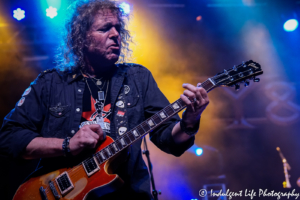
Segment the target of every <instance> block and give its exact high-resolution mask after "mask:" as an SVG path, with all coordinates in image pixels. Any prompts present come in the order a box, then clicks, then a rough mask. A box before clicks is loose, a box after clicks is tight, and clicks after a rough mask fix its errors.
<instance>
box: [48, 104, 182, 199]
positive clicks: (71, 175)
mask: <svg viewBox="0 0 300 200" xmlns="http://www.w3.org/2000/svg"><path fill="white" fill-rule="evenodd" d="M177 101H178V100H177ZM177 101H175V102H177ZM168 106H169V105H168ZM168 106H166V107H168ZM166 107H165V108H166ZM165 108H163V109H162V110H164V109H165ZM184 108H185V106H182V107H181V108H179V109H178V110H177V112H174V113H173V114H171V115H169V117H168V118H170V117H172V116H173V115H175V114H176V113H178V112H179V111H180V110H182V109H184ZM168 118H166V119H162V121H161V122H159V123H158V124H157V125H160V123H163V122H164V121H166V120H168ZM144 122H145V121H144ZM142 123H143V122H142ZM138 126H139V125H138ZM138 126H136V127H138ZM136 127H135V128H136ZM135 128H133V129H135ZM133 129H132V130H133ZM150 131H151V128H150V130H148V131H146V132H145V133H144V134H141V135H140V136H139V137H142V136H144V135H146V134H148V133H149V132H150ZM129 133H131V131H130V132H129ZM131 134H132V133H131ZM133 136H134V135H133ZM136 139H138V138H136ZM135 141H136V140H135ZM135 141H132V142H130V143H129V144H127V145H126V146H125V147H124V148H126V147H127V146H129V145H130V144H131V143H133V142H135ZM112 144H113V143H111V144H109V145H108V146H110V145H112ZM108 146H107V147H108ZM105 148H106V147H105ZM124 148H123V149H124ZM103 149H104V148H103ZM123 149H121V150H123ZM97 153H98V152H97ZM114 155H115V154H114ZM114 155H113V156H114ZM111 157H112V156H111ZM111 157H109V158H107V160H108V159H110V158H111ZM90 159H92V158H90ZM86 160H88V159H86ZM107 160H106V161H107ZM106 161H105V162H106ZM83 162H84V161H83ZM105 162H102V163H101V164H103V163H105ZM101 164H99V165H101ZM76 167H77V169H75V170H74V168H73V169H70V170H68V171H66V172H67V173H68V175H69V177H70V179H71V177H74V175H76V174H77V173H78V172H79V170H83V172H84V171H85V170H84V167H83V165H82V163H81V164H80V165H78V166H76ZM76 167H75V168H76ZM71 170H72V171H71ZM55 179H56V178H53V179H52V181H53V183H54V185H56V187H57V188H59V187H58V185H57V183H56V181H55ZM70 181H71V180H70ZM45 192H46V194H48V193H52V192H51V189H50V186H47V187H46V188H45Z"/></svg>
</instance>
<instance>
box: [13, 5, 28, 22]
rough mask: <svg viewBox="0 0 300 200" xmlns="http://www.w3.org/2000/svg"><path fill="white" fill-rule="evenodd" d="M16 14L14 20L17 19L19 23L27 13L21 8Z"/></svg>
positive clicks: (15, 11)
mask: <svg viewBox="0 0 300 200" xmlns="http://www.w3.org/2000/svg"><path fill="white" fill-rule="evenodd" d="M13 12H14V15H13V16H14V18H15V19H17V20H18V21H20V20H22V19H24V18H25V11H24V10H22V9H21V8H17V9H16V10H14V11H13Z"/></svg>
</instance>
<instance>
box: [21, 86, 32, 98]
mask: <svg viewBox="0 0 300 200" xmlns="http://www.w3.org/2000/svg"><path fill="white" fill-rule="evenodd" d="M30 91H31V87H29V88H27V89H26V90H25V91H24V93H23V94H22V97H24V96H26V95H27V94H29V93H30Z"/></svg>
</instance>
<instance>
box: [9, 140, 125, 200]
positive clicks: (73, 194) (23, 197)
mask: <svg viewBox="0 0 300 200" xmlns="http://www.w3.org/2000/svg"><path fill="white" fill-rule="evenodd" d="M111 143H113V139H112V138H110V137H108V136H107V137H106V140H105V141H104V142H103V143H102V144H100V146H99V147H98V148H97V150H96V152H99V151H100V150H102V149H104V148H105V147H107V146H108V145H110V144H111ZM124 152H126V151H122V152H120V153H118V154H116V155H115V156H114V157H113V158H111V159H109V160H107V161H105V162H103V163H101V164H99V163H97V165H98V167H99V169H97V171H96V172H93V174H91V173H87V170H86V169H85V167H84V165H83V164H80V165H77V166H75V167H73V168H64V169H58V170H56V171H53V172H50V173H47V174H45V175H42V176H38V177H33V178H31V179H29V180H28V181H27V182H25V183H23V184H22V185H21V186H20V187H19V188H18V190H17V192H16V194H15V195H14V198H13V200H44V199H47V200H57V199H60V200H82V199H87V197H88V196H103V195H105V194H107V193H110V192H113V191H115V190H116V189H118V188H120V187H121V186H122V184H123V180H122V179H121V178H120V177H119V176H118V175H117V174H111V173H112V172H113V171H114V169H115V168H116V167H117V166H118V165H119V164H120V163H121V162H124V158H125V159H126V157H127V155H126V154H127V152H126V154H125V153H124ZM88 174H89V175H88ZM61 176H67V177H68V179H64V180H63V183H62V184H63V185H64V184H68V183H64V181H67V182H68V180H69V181H70V183H69V185H71V187H69V189H68V188H66V190H64V191H61V187H60V186H59V183H58V181H57V178H59V177H61ZM53 187H54V188H55V189H51V188H53ZM67 187H68V185H67Z"/></svg>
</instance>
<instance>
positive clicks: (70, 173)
mask: <svg viewBox="0 0 300 200" xmlns="http://www.w3.org/2000/svg"><path fill="white" fill-rule="evenodd" d="M240 67H241V66H240ZM237 68H239V66H237ZM231 71H233V69H230V70H228V71H227V72H231ZM247 71H251V70H247ZM220 76H222V74H220V75H216V76H214V77H213V78H218V77H220ZM209 83H210V82H209V81H208V80H206V81H205V82H203V83H202V84H201V85H202V86H203V87H205V86H207V85H208V84H209ZM213 87H214V85H213V86H211V87H210V88H208V89H206V90H207V91H209V90H210V89H212V88H213ZM177 101H178V100H177ZM175 102H176V101H175ZM167 107H168V106H166V107H165V108H167ZM184 107H185V106H182V108H180V109H179V110H178V111H177V112H176V111H175V112H174V113H173V114H171V115H169V117H168V118H170V117H171V116H173V115H175V114H176V113H178V112H179V111H180V110H182V109H184ZM165 108H164V109H165ZM164 109H163V110H164ZM165 112H166V111H165ZM168 118H166V119H164V120H162V121H161V122H160V123H163V122H164V121H166V120H167V119H168ZM143 123H145V121H144V122H142V123H141V124H143ZM160 123H158V124H156V125H159V124H160ZM138 126H139V125H138ZM138 126H137V127H138ZM155 127H156V126H155ZM155 127H153V128H155ZM135 128H136V127H135ZM135 128H134V129H135ZM153 128H151V127H150V129H149V130H148V131H146V132H145V133H144V134H142V135H140V136H143V135H146V134H148V132H150V131H151V129H153ZM130 134H132V132H131V131H130V132H129V133H128V135H130ZM126 135H127V134H126ZM132 136H134V135H132ZM134 137H135V136H134ZM122 138H124V140H125V135H124V137H122ZM128 138H129V140H130V137H129V136H128ZM136 139H137V138H135V140H134V141H131V142H129V144H127V145H126V146H125V147H123V148H121V151H122V150H123V149H124V148H126V147H127V146H129V145H131V144H132V143H133V142H135V141H136ZM115 142H116V141H115ZM112 144H113V143H111V144H109V145H108V146H107V147H105V148H108V147H109V146H111V145H112ZM110 148H111V147H110ZM103 149H104V148H103ZM103 149H102V150H103ZM102 150H101V151H102ZM119 151H120V149H119ZM99 152H100V151H99ZM99 152H97V153H96V154H95V156H99V155H98V153H99ZM114 155H115V153H114V154H112V156H108V158H107V159H106V161H105V162H107V160H108V159H110V158H111V157H113V156H114ZM95 156H93V157H92V158H89V159H86V160H84V161H83V162H82V163H81V164H80V165H78V166H76V167H75V168H77V169H75V170H74V168H73V169H72V171H71V170H68V171H66V172H67V173H68V175H69V176H70V177H73V176H74V175H76V174H77V173H78V172H79V170H84V167H83V163H84V162H88V161H90V160H91V159H94V157H95ZM105 162H101V164H103V163H105ZM101 164H99V165H101ZM55 179H56V178H55ZM55 179H52V181H53V183H54V185H56V186H57V187H58V185H57V183H56V181H55ZM70 181H71V180H70ZM49 187H50V186H47V187H46V188H45V192H46V194H48V193H50V192H51V191H50V190H49Z"/></svg>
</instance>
